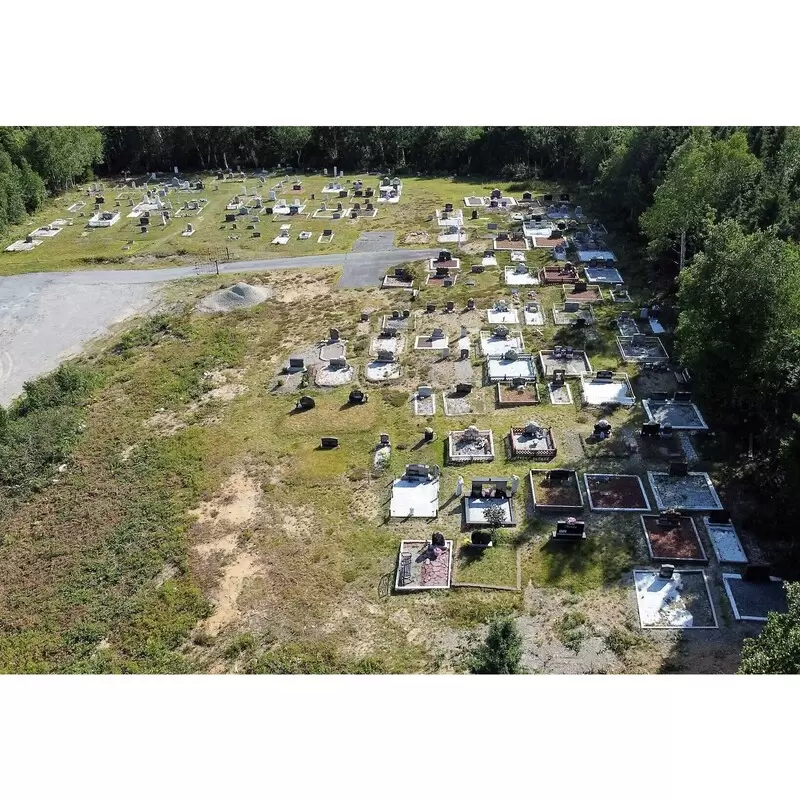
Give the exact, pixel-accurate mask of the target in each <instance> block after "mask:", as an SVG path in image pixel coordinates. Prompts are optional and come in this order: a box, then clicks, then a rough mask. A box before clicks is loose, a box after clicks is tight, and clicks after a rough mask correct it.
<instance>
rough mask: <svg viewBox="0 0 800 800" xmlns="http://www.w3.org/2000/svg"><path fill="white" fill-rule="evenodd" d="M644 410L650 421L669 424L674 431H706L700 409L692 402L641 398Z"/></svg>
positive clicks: (706, 426)
mask: <svg viewBox="0 0 800 800" xmlns="http://www.w3.org/2000/svg"><path fill="white" fill-rule="evenodd" d="M642 406H643V407H644V412H645V414H647V419H648V420H649V421H650V422H658V423H660V424H661V425H671V426H672V429H673V430H676V431H706V430H708V425H706V422H705V420H704V419H703V415H702V414H701V413H700V409H699V408H698V407H697V406H696V405H695V404H694V403H692V402H688V401H687V402H684V401H675V400H654V399H653V398H648V399H647V400H642Z"/></svg>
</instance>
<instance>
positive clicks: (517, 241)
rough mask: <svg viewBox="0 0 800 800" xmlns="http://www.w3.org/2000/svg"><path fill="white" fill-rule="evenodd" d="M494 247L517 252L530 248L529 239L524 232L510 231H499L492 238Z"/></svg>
mask: <svg viewBox="0 0 800 800" xmlns="http://www.w3.org/2000/svg"><path fill="white" fill-rule="evenodd" d="M492 248H493V249H494V250H511V251H515V252H524V251H525V250H528V249H529V247H528V240H527V239H526V238H525V237H524V236H523V235H522V234H513V233H508V232H501V233H498V234H497V236H495V237H494V238H493V239H492Z"/></svg>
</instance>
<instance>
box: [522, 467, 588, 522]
mask: <svg viewBox="0 0 800 800" xmlns="http://www.w3.org/2000/svg"><path fill="white" fill-rule="evenodd" d="M529 480H530V484H531V497H532V498H533V508H534V510H535V511H558V512H562V511H563V512H579V511H583V495H582V494H581V485H580V482H579V480H578V473H577V472H576V471H575V470H573V469H532V470H531V471H530V475H529Z"/></svg>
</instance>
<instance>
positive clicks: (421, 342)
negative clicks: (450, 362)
mask: <svg viewBox="0 0 800 800" xmlns="http://www.w3.org/2000/svg"><path fill="white" fill-rule="evenodd" d="M414 349H415V350H428V351H430V350H442V351H445V353H447V352H449V349H450V344H449V339H448V337H447V334H446V333H445V332H444V330H443V329H442V328H434V329H433V331H432V332H431V333H428V334H425V335H423V336H417V338H416V339H415V340H414Z"/></svg>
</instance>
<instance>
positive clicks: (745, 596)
mask: <svg viewBox="0 0 800 800" xmlns="http://www.w3.org/2000/svg"><path fill="white" fill-rule="evenodd" d="M750 570H751V572H750V574H752V575H753V577H754V578H755V579H754V580H752V579H751V580H748V574H745V575H744V576H742V575H738V574H736V573H732V572H726V573H723V575H722V583H723V585H724V586H725V594H727V595H728V600H729V601H730V604H731V610H732V611H733V616H734V617H736V619H738V620H748V621H752V622H766V621H767V615H768V614H769V612H770V611H775V612H776V613H778V614H785V613H786V612H787V611H788V610H789V606H788V602H787V599H786V589H785V588H784V586H783V581H781V580H780V579H779V578H774V577H772V576H770V575H769V573H768V571H767V570H762V569H758V572H759V573H763V572H766V574H758V575H756V574H755V573H754V572H752V567H751V568H750Z"/></svg>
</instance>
